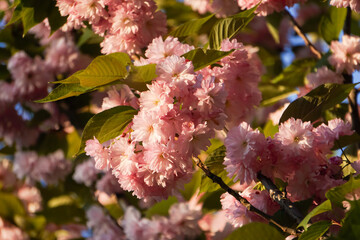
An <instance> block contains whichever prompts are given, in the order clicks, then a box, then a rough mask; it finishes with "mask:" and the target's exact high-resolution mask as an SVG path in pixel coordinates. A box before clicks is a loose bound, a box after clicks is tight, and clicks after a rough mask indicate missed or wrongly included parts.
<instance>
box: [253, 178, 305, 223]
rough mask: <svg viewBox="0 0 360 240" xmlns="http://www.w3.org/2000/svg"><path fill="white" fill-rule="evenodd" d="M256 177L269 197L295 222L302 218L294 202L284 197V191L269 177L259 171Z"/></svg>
mask: <svg viewBox="0 0 360 240" xmlns="http://www.w3.org/2000/svg"><path fill="white" fill-rule="evenodd" d="M257 178H258V179H259V180H260V182H261V183H262V184H263V185H264V186H265V188H266V189H267V190H268V191H269V195H270V197H271V199H273V200H274V201H275V202H277V203H278V204H279V205H280V207H281V208H282V209H284V210H285V212H286V213H287V214H289V216H291V217H292V218H293V219H294V220H295V221H296V223H297V224H299V223H300V222H301V220H302V219H303V218H304V216H303V215H302V213H301V212H300V211H299V210H298V209H297V208H296V207H295V206H294V204H293V203H292V202H291V201H290V200H289V199H288V198H286V195H285V193H284V192H281V191H280V190H279V189H278V188H277V186H276V185H275V184H274V183H273V182H272V181H271V179H270V178H268V177H265V176H264V175H262V174H261V173H260V172H259V173H258V174H257Z"/></svg>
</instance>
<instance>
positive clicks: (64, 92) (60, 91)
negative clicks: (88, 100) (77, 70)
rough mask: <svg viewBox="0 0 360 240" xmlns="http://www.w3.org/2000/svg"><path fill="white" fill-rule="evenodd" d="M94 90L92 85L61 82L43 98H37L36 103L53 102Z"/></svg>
mask: <svg viewBox="0 0 360 240" xmlns="http://www.w3.org/2000/svg"><path fill="white" fill-rule="evenodd" d="M93 90H95V88H92V87H83V86H80V84H79V83H71V84H61V85H59V86H57V87H56V88H55V89H54V90H52V92H51V93H50V94H49V95H48V96H46V97H45V98H43V99H40V100H37V101H35V102H37V103H46V102H54V101H58V100H61V99H65V98H69V97H74V96H79V95H81V94H83V93H86V92H91V91H93Z"/></svg>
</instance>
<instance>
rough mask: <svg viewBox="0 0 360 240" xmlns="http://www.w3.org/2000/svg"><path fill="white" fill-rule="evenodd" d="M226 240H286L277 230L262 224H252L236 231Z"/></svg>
mask: <svg viewBox="0 0 360 240" xmlns="http://www.w3.org/2000/svg"><path fill="white" fill-rule="evenodd" d="M225 239H226V240H239V239H246V240H260V239H261V240H284V239H285V237H284V236H283V235H282V234H281V233H280V232H279V231H278V230H276V228H274V227H271V226H270V225H268V224H265V223H260V222H252V223H249V224H246V225H245V226H243V227H241V228H238V229H236V230H235V231H233V232H232V233H231V234H230V235H229V236H227V237H226V238H225Z"/></svg>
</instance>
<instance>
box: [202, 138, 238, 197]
mask: <svg viewBox="0 0 360 240" xmlns="http://www.w3.org/2000/svg"><path fill="white" fill-rule="evenodd" d="M225 154H226V148H225V146H224V145H222V146H221V147H218V148H217V149H215V150H214V151H213V152H211V153H210V154H209V156H208V157H207V158H206V161H205V165H206V166H207V167H208V168H209V170H210V171H211V172H212V173H214V174H215V175H217V176H219V177H221V179H222V180H223V181H224V182H225V183H226V184H227V185H232V184H233V181H232V180H231V179H230V178H229V177H228V176H227V174H228V173H227V172H226V171H225V169H224V167H225V166H224V165H223V162H224V157H225ZM219 189H221V188H220V186H219V185H218V184H216V183H214V182H213V181H212V180H211V179H210V178H208V177H207V176H206V175H205V174H203V175H202V178H201V185H200V192H214V191H216V190H219Z"/></svg>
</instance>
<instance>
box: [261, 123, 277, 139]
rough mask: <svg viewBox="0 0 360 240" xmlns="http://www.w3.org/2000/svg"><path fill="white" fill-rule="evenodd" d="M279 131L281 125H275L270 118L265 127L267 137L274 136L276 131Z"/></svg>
mask: <svg viewBox="0 0 360 240" xmlns="http://www.w3.org/2000/svg"><path fill="white" fill-rule="evenodd" d="M278 131H279V125H274V124H273V122H272V121H271V120H269V121H268V122H267V123H266V124H265V127H264V135H265V137H274V135H275V133H277V132H278Z"/></svg>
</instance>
